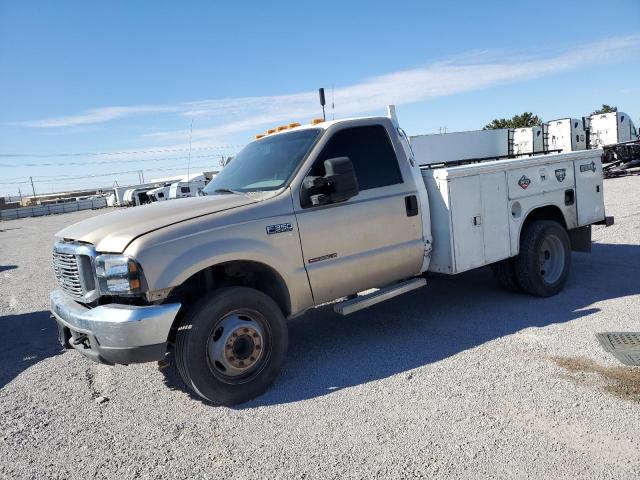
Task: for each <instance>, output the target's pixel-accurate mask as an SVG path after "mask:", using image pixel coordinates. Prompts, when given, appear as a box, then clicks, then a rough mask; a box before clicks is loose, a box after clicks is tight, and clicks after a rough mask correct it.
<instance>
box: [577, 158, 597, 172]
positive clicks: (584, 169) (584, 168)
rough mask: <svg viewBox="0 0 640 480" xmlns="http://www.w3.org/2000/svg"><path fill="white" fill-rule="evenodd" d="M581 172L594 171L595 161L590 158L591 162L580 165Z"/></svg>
mask: <svg viewBox="0 0 640 480" xmlns="http://www.w3.org/2000/svg"><path fill="white" fill-rule="evenodd" d="M580 171H581V172H595V171H596V162H594V161H593V160H591V163H585V164H583V165H580Z"/></svg>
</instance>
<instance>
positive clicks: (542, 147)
mask: <svg viewBox="0 0 640 480" xmlns="http://www.w3.org/2000/svg"><path fill="white" fill-rule="evenodd" d="M546 134H547V125H546V124H544V125H542V126H534V127H526V128H516V129H515V130H514V132H513V152H514V154H515V155H524V154H527V153H531V154H535V153H543V152H546V151H547V150H548V149H549V148H548V145H547V135H546Z"/></svg>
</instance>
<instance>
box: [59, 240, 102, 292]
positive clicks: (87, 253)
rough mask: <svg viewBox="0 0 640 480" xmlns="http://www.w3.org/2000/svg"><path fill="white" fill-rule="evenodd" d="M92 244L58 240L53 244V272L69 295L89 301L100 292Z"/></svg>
mask: <svg viewBox="0 0 640 480" xmlns="http://www.w3.org/2000/svg"><path fill="white" fill-rule="evenodd" d="M95 257H96V251H95V249H94V248H93V246H92V245H87V244H78V243H73V242H64V241H59V242H56V243H55V245H54V246H53V262H52V263H53V272H54V273H55V276H56V280H57V281H58V284H59V285H60V287H61V288H62V290H64V291H65V292H66V293H67V294H68V295H69V296H71V297H72V298H74V299H76V300H78V301H80V302H83V303H89V302H92V301H94V300H96V299H97V298H98V297H99V296H100V294H99V291H98V289H97V288H96V282H95V273H94V266H93V263H94V259H95Z"/></svg>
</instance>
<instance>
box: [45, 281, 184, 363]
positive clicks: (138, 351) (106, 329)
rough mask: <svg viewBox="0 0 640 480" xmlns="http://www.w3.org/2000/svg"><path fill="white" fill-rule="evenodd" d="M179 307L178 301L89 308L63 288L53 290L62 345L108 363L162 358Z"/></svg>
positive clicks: (147, 360)
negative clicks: (161, 303) (70, 296)
mask: <svg viewBox="0 0 640 480" xmlns="http://www.w3.org/2000/svg"><path fill="white" fill-rule="evenodd" d="M179 310H180V304H179V303H170V304H166V305H150V306H142V307H139V306H134V305H120V304H111V305H102V306H99V307H95V308H87V307H85V306H83V305H81V304H79V303H77V302H75V301H73V300H72V299H70V298H69V297H68V296H67V295H66V294H65V293H63V292H62V291H60V290H55V291H53V292H52V293H51V313H52V314H53V316H54V317H55V319H56V321H57V322H58V329H59V334H60V335H59V336H60V342H61V343H62V344H63V346H65V347H67V348H68V347H73V348H75V349H76V350H77V351H78V352H80V353H81V354H82V355H84V356H85V357H88V358H90V359H91V360H94V361H96V362H100V363H107V364H115V363H118V364H125V365H126V364H129V363H142V362H152V361H157V360H162V359H163V358H164V355H165V353H166V349H167V338H168V336H169V330H170V329H171V325H172V324H173V321H174V319H175V318H176V316H177V315H178V311H179Z"/></svg>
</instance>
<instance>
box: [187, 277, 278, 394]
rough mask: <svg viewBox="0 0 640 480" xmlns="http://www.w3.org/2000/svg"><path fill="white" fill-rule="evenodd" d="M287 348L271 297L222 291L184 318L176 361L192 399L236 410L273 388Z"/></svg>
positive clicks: (237, 289) (246, 291) (254, 292)
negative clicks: (235, 408) (237, 407)
mask: <svg viewBox="0 0 640 480" xmlns="http://www.w3.org/2000/svg"><path fill="white" fill-rule="evenodd" d="M287 342H288V336H287V325H286V321H285V318H284V316H283V314H282V312H281V311H280V308H279V307H278V305H277V304H276V303H275V302H274V301H273V300H272V299H271V298H270V297H269V296H267V295H265V294H264V293H262V292H260V291H258V290H254V289H252V288H246V287H230V288H223V289H220V290H217V291H215V292H214V293H213V294H211V295H209V296H208V297H206V298H204V299H203V300H201V301H200V302H198V303H197V304H195V305H194V306H193V307H192V308H191V309H190V310H189V312H188V314H187V315H186V316H185V318H184V320H183V321H182V323H181V325H180V327H179V328H178V332H177V335H176V343H175V361H176V366H177V369H178V372H179V373H180V376H181V377H182V380H183V381H184V383H185V384H186V385H187V386H188V387H189V388H190V389H191V390H192V391H193V392H194V393H196V394H197V395H199V396H200V397H202V398H203V399H205V400H208V401H209V402H211V403H214V404H216V405H235V404H238V403H243V402H246V401H247V400H250V399H252V398H254V397H256V396H258V395H260V394H261V393H263V392H264V391H265V390H266V389H267V388H268V387H269V385H271V383H272V382H273V380H274V379H275V378H276V376H277V375H278V372H279V371H280V368H281V366H282V364H283V362H284V359H285V355H286V351H287Z"/></svg>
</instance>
